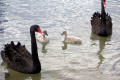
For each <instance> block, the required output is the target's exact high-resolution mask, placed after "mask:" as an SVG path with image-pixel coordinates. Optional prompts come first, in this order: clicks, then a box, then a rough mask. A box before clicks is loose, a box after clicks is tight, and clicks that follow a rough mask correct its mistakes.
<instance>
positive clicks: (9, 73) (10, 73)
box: [1, 62, 41, 80]
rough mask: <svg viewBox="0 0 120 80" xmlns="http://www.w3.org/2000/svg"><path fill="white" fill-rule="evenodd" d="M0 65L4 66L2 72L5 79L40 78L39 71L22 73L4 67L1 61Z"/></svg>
mask: <svg viewBox="0 0 120 80" xmlns="http://www.w3.org/2000/svg"><path fill="white" fill-rule="evenodd" d="M1 66H2V67H3V68H4V69H3V73H4V74H5V75H4V78H5V80H41V73H38V74H24V73H20V72H17V71H14V70H12V69H10V68H8V67H7V68H6V67H4V66H6V63H5V62H2V64H1Z"/></svg>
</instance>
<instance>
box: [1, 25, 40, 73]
mask: <svg viewBox="0 0 120 80" xmlns="http://www.w3.org/2000/svg"><path fill="white" fill-rule="evenodd" d="M35 32H39V33H41V29H40V27H39V26H38V25H32V26H31V27H30V35H31V52H32V54H30V52H28V50H27V49H26V48H25V45H21V43H20V42H18V43H17V44H16V45H15V44H14V42H13V41H11V43H10V44H6V45H5V48H4V50H2V51H1V57H2V59H3V61H5V62H6V63H7V66H8V67H9V68H11V69H13V70H15V71H18V72H21V73H26V74H35V73H39V72H40V71H41V63H40V61H39V58H38V51H37V43H36V38H35Z"/></svg>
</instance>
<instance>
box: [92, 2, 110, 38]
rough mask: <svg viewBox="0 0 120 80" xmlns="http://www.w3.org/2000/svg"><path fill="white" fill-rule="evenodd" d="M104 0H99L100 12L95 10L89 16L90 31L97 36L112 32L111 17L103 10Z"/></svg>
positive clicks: (107, 34) (104, 35)
mask: <svg viewBox="0 0 120 80" xmlns="http://www.w3.org/2000/svg"><path fill="white" fill-rule="evenodd" d="M105 6H106V0H101V7H102V8H101V14H100V13H98V12H95V13H94V14H93V17H91V26H92V32H93V33H94V34H96V35H99V36H103V37H106V36H109V35H111V34H112V19H111V17H110V15H108V14H106V12H105Z"/></svg>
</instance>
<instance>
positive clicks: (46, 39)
mask: <svg viewBox="0 0 120 80" xmlns="http://www.w3.org/2000/svg"><path fill="white" fill-rule="evenodd" d="M37 40H38V41H40V42H41V43H49V41H50V39H49V37H48V34H47V31H46V30H43V32H42V34H40V33H38V36H37Z"/></svg>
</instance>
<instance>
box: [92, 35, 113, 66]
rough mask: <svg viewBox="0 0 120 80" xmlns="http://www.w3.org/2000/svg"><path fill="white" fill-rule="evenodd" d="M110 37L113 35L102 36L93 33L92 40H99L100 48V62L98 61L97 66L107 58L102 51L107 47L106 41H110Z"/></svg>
mask: <svg viewBox="0 0 120 80" xmlns="http://www.w3.org/2000/svg"><path fill="white" fill-rule="evenodd" d="M110 39H111V36H109V37H100V36H97V35H95V34H91V40H92V41H95V40H99V50H98V52H97V55H98V58H99V60H100V62H98V65H97V68H99V67H100V65H101V64H102V62H103V60H104V59H105V58H104V56H103V55H102V54H101V53H102V52H103V50H104V49H105V45H106V44H105V43H106V42H107V41H110Z"/></svg>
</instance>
